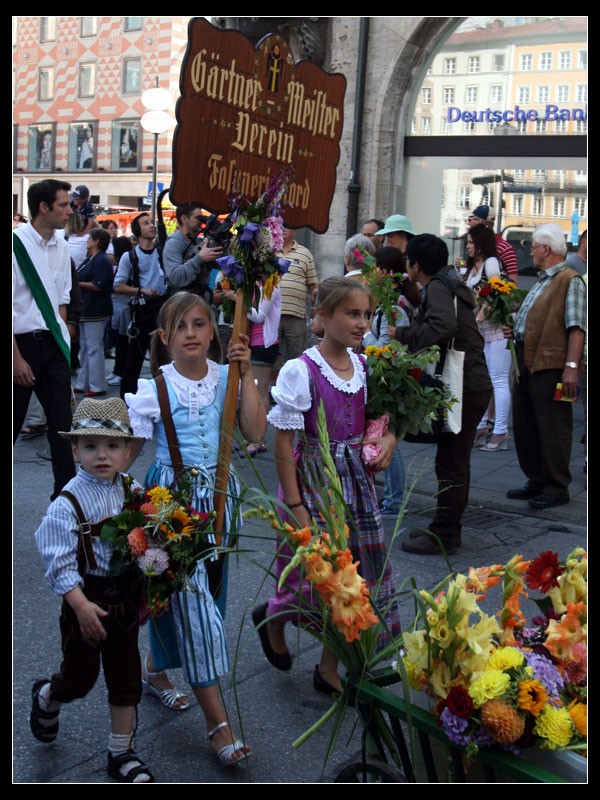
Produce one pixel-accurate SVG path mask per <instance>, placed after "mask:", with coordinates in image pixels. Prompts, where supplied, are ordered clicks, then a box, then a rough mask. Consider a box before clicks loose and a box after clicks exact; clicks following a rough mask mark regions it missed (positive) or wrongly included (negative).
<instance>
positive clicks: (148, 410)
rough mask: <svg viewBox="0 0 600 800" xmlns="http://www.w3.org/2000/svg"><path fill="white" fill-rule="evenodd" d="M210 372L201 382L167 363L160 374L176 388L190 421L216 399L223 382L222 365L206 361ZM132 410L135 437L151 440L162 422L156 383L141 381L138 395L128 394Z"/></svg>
mask: <svg viewBox="0 0 600 800" xmlns="http://www.w3.org/2000/svg"><path fill="white" fill-rule="evenodd" d="M207 364H208V372H207V373H206V375H205V377H204V378H202V380H201V381H195V380H190V379H189V378H186V377H184V376H183V375H182V374H181V373H180V372H177V370H176V369H175V364H174V363H171V364H166V365H165V366H163V367H161V368H160V369H161V372H162V373H163V374H164V375H165V377H166V378H167V379H168V381H169V383H170V384H171V386H172V387H173V390H174V391H175V394H176V395H177V400H178V401H179V403H180V404H181V405H182V406H184V407H186V408H187V409H188V414H189V418H190V420H194V419H198V412H199V409H201V408H206V407H207V406H209V405H210V404H211V403H212V402H213V401H214V399H215V396H216V393H217V386H218V385H219V380H220V370H219V365H218V364H217V363H216V362H214V361H210V360H207ZM125 402H126V403H127V406H128V408H129V418H130V420H131V427H132V428H133V430H134V433H135V435H136V436H142V437H143V438H144V439H152V435H153V430H154V424H155V423H156V422H158V421H159V419H160V405H159V402H158V395H157V394H156V389H155V388H154V384H153V381H150V380H145V379H143V378H142V379H140V380H139V381H138V390H137V393H136V394H130V393H126V394H125Z"/></svg>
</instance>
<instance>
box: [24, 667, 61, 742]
mask: <svg viewBox="0 0 600 800" xmlns="http://www.w3.org/2000/svg"><path fill="white" fill-rule="evenodd" d="M47 683H50V681H49V680H48V679H47V678H41V680H39V681H35V683H34V684H33V686H32V687H31V714H30V716H29V727H30V728H31V732H32V733H33V735H34V736H35V738H36V739H37V740H38V742H44V744H50V742H53V741H54V740H55V739H56V737H57V736H58V715H59V714H60V709H59V710H58V711H43V710H42V709H41V708H40V690H41V689H43V687H44V686H46V684H47ZM42 719H44V720H46V721H52V720H54V725H42V723H41V722H40V720H42Z"/></svg>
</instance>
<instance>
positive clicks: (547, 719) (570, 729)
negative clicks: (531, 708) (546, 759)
mask: <svg viewBox="0 0 600 800" xmlns="http://www.w3.org/2000/svg"><path fill="white" fill-rule="evenodd" d="M533 732H534V733H535V734H537V736H539V737H540V738H541V739H544V740H545V741H544V742H543V744H542V745H541V747H542V748H545V749H546V750H556V748H557V747H566V746H567V745H568V744H569V742H570V741H571V738H572V737H573V734H574V733H575V727H574V725H573V721H572V719H571V715H570V713H569V712H568V711H567V709H566V708H555V707H554V706H550V705H548V706H546V708H545V709H544V710H543V711H542V713H541V714H540V716H539V717H538V718H537V722H536V723H535V727H534V729H533Z"/></svg>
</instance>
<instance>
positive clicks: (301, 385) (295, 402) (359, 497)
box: [252, 277, 400, 694]
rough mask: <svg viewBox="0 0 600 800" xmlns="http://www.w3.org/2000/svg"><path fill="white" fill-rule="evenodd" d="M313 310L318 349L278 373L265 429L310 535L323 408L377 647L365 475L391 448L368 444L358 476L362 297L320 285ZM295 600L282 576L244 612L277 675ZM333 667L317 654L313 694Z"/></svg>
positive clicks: (334, 281) (296, 515)
mask: <svg viewBox="0 0 600 800" xmlns="http://www.w3.org/2000/svg"><path fill="white" fill-rule="evenodd" d="M315 308H316V313H317V315H318V317H319V321H320V323H321V325H322V328H323V338H322V339H321V341H320V343H319V345H318V346H315V347H311V348H309V349H308V350H306V351H305V352H304V353H303V354H302V355H301V356H300V357H299V358H296V359H292V360H288V361H287V362H286V363H285V364H284V366H283V368H282V369H281V371H280V373H279V376H278V379H277V383H276V386H275V387H274V388H273V390H272V396H273V398H274V400H275V406H274V408H272V409H271V411H270V412H269V415H268V420H269V421H270V422H271V423H272V424H273V425H274V426H275V429H276V430H275V460H276V466H277V473H278V476H279V481H280V494H281V496H282V499H283V501H284V503H285V506H286V507H287V509H289V511H290V512H291V514H292V515H293V517H292V518H293V520H294V521H295V523H296V524H297V527H298V528H303V527H305V526H307V525H310V523H311V520H314V521H315V523H316V524H317V525H318V524H319V519H320V514H319V503H320V500H321V498H322V497H323V492H324V489H323V487H324V486H326V485H327V479H326V477H325V476H324V474H323V469H322V460H321V458H320V454H319V448H318V431H317V412H318V407H319V404H320V402H323V405H324V410H325V415H326V419H327V430H328V434H329V439H330V450H331V455H332V458H333V460H334V462H335V465H336V469H337V472H338V474H339V476H340V481H341V484H342V490H343V497H344V502H345V504H346V507H347V524H348V526H349V534H348V546H349V548H350V551H351V554H352V556H353V558H354V560H355V561H359V562H360V566H359V571H360V574H361V576H362V577H363V578H364V579H365V581H366V584H367V587H368V589H369V591H370V593H371V598H372V601H373V603H374V605H375V606H376V607H377V609H378V611H379V613H380V614H381V617H382V618H383V619H384V620H385V623H386V625H385V628H384V630H385V633H384V635H382V636H381V637H380V642H379V644H380V645H382V644H383V642H384V639H385V638H386V637H389V636H392V637H393V636H396V635H397V634H398V633H399V627H400V624H399V615H398V608H397V605H396V602H395V600H394V588H393V583H392V574H391V569H390V566H389V564H388V562H387V559H386V546H385V537H384V532H383V525H382V522H381V515H380V513H379V508H378V504H377V496H376V493H375V486H374V481H373V475H372V474H371V472H378V471H380V470H382V469H385V468H386V467H387V466H388V465H389V463H390V461H391V458H392V455H393V452H394V449H395V446H396V438H395V436H394V435H393V434H392V433H386V434H385V435H384V436H383V437H382V438H380V439H377V440H376V443H377V444H379V445H380V447H381V451H380V453H379V455H378V456H377V457H376V458H375V459H374V461H373V462H372V464H371V465H370V468H369V469H370V471H367V468H366V467H365V465H364V463H363V461H362V459H361V450H362V445H363V443H364V442H363V439H364V433H365V427H366V419H365V406H366V400H367V397H366V385H367V384H366V370H365V362H364V359H363V358H362V356H359V355H357V354H356V353H355V352H354V351H355V349H356V348H357V347H358V346H359V345H360V343H361V340H362V337H363V336H364V334H365V331H366V330H367V328H368V327H369V321H370V316H371V312H370V309H371V293H370V291H369V289H368V288H367V287H366V286H364V285H363V284H362V283H360V282H359V281H355V280H353V279H351V278H342V277H332V278H327V279H326V280H324V281H323V282H322V284H321V285H320V287H319V289H318V292H317V297H316V304H315ZM294 443H295V446H294ZM289 557H290V551H289V550H285V549H282V550H280V553H279V556H278V559H277V564H276V572H277V574H278V575H281V574H282V573H283V571H284V569H285V567H286V566H287V564H288V563H289ZM301 600H302V601H305V602H306V603H307V604H310V591H309V587H308V585H307V584H306V583H305V584H304V585H301V584H300V576H299V574H298V573H297V572H296V573H291V574H290V576H288V579H287V580H286V582H285V585H284V586H283V587H282V589H281V590H279V589H278V590H277V592H276V594H275V596H274V597H272V598H271V599H270V600H269V602H268V603H266V604H264V605H261V606H257V607H256V608H255V609H254V611H253V614H252V619H253V621H254V624H255V625H256V626H257V627H259V634H260V636H261V643H262V646H263V650H264V652H265V655H266V656H267V658H268V659H269V661H270V662H271V663H272V664H273V665H274V666H276V667H277V668H278V669H283V670H285V669H289V668H290V667H291V656H290V654H289V651H288V649H287V645H286V642H285V634H284V627H285V623H286V622H287V621H296V622H298V621H299V618H300V619H301V616H300V612H301V608H300V607H299V603H300V601H301ZM265 620H266V623H265ZM337 666H338V662H337V658H336V656H334V654H333V653H332V651H330V650H328V649H327V648H324V650H323V652H322V656H321V661H320V663H319V664H318V665H317V666H316V667H315V672H314V676H313V685H314V687H315V689H317V691H321V692H324V693H327V694H332V693H333V692H339V691H341V682H340V678H339V675H338V673H337Z"/></svg>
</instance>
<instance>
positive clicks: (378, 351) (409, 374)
mask: <svg viewBox="0 0 600 800" xmlns="http://www.w3.org/2000/svg"><path fill="white" fill-rule="evenodd" d="M364 356H365V358H366V359H367V368H368V369H367V397H368V400H367V415H368V417H369V418H371V419H376V418H379V417H382V416H387V417H388V420H389V424H390V426H391V427H392V429H393V430H394V433H395V435H396V437H397V438H398V439H402V438H404V436H405V435H406V434H407V433H410V434H416V433H418V432H419V431H423V432H428V431H431V429H432V425H433V423H434V421H435V420H437V419H438V418H439V417H440V415H443V414H444V413H445V412H446V411H447V410H448V409H449V408H451V406H452V402H453V397H452V395H451V393H450V392H449V390H448V389H446V388H439V387H434V386H427V385H426V383H425V381H424V380H423V378H424V373H426V372H427V370H428V367H430V366H431V365H432V364H435V363H437V361H438V360H439V356H440V351H439V347H438V346H437V345H434V346H432V347H429V348H426V349H424V350H420V351H419V352H418V353H409V352H408V348H407V347H406V345H404V344H400V342H398V341H396V340H395V339H392V340H391V341H390V342H389V344H387V345H385V347H377V346H375V345H369V346H368V347H366V348H365V351H364Z"/></svg>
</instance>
